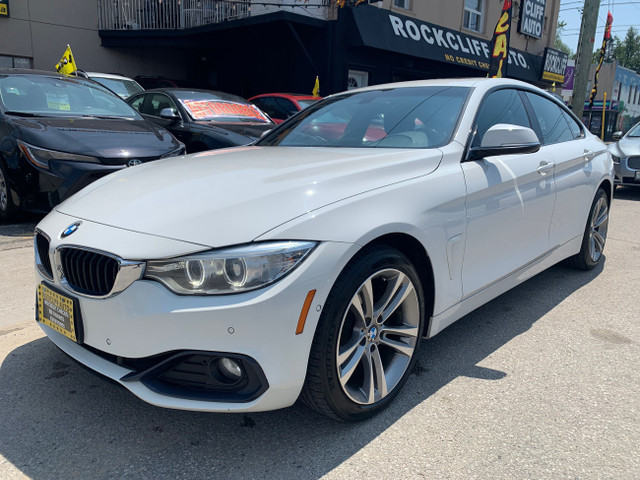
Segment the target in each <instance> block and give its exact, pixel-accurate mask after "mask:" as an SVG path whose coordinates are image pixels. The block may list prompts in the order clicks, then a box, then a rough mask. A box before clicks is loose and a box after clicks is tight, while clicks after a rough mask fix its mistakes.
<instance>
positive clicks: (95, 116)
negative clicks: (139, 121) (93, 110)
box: [82, 115, 134, 120]
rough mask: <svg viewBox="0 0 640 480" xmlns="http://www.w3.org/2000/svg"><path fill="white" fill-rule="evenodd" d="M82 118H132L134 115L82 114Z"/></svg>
mask: <svg viewBox="0 0 640 480" xmlns="http://www.w3.org/2000/svg"><path fill="white" fill-rule="evenodd" d="M82 118H100V119H103V120H133V119H134V117H120V116H118V115H82Z"/></svg>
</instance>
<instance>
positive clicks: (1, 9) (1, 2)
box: [0, 0, 9, 17]
mask: <svg viewBox="0 0 640 480" xmlns="http://www.w3.org/2000/svg"><path fill="white" fill-rule="evenodd" d="M7 1H8V0H0V15H2V16H3V17H8V16H9V5H8V4H7V3H5V2H7Z"/></svg>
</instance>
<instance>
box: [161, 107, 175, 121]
mask: <svg viewBox="0 0 640 480" xmlns="http://www.w3.org/2000/svg"><path fill="white" fill-rule="evenodd" d="M160 118H164V119H167V120H178V119H179V118H180V115H178V112H176V110H175V108H163V109H162V110H160Z"/></svg>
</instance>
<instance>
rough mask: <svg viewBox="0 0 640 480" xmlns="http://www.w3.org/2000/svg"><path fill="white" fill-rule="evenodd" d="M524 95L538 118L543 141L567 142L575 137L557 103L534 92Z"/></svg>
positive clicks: (549, 142) (548, 142) (546, 142)
mask: <svg viewBox="0 0 640 480" xmlns="http://www.w3.org/2000/svg"><path fill="white" fill-rule="evenodd" d="M526 95H527V98H528V99H529V101H530V102H531V106H532V107H533V111H534V112H535V115H536V118H537V119H538V124H539V125H540V131H541V132H542V142H543V143H545V144H547V145H550V144H553V143H560V142H567V141H569V140H573V139H574V138H575V136H574V134H573V133H572V132H571V129H570V128H569V123H567V119H566V118H565V116H564V112H563V111H562V109H561V108H560V107H559V106H558V105H556V104H555V103H553V102H552V101H551V100H548V99H546V98H543V97H541V96H540V95H536V94H535V93H529V92H527V94H526Z"/></svg>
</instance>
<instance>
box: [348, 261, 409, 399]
mask: <svg viewBox="0 0 640 480" xmlns="http://www.w3.org/2000/svg"><path fill="white" fill-rule="evenodd" d="M419 325H420V306H419V301H418V295H417V293H416V289H415V287H414V285H413V282H412V281H411V279H410V278H409V277H408V276H407V275H405V274H404V273H402V272H401V271H399V270H396V269H384V270H380V271H378V272H376V273H374V274H373V275H371V276H370V277H369V278H367V280H366V281H365V282H364V283H363V284H362V285H361V286H360V287H359V288H358V290H357V292H356V294H355V295H354V296H353V298H352V299H351V302H350V304H349V306H348V308H347V310H346V312H345V314H344V317H343V319H342V324H341V326H340V330H339V338H338V347H337V351H336V366H337V370H338V378H339V381H340V385H341V387H342V389H343V391H344V392H345V394H346V395H347V396H348V397H349V398H350V399H351V400H352V401H354V402H356V403H358V404H363V405H370V404H373V403H375V402H378V401H380V400H381V399H383V398H384V397H386V396H387V395H388V394H389V393H391V392H392V391H393V390H394V388H395V387H396V386H397V385H398V384H399V383H400V381H401V379H402V378H403V376H404V373H405V371H406V369H407V367H408V366H409V364H410V362H411V358H412V356H413V354H414V352H415V349H416V345H417V342H418V341H419V333H420V332H419Z"/></svg>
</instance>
